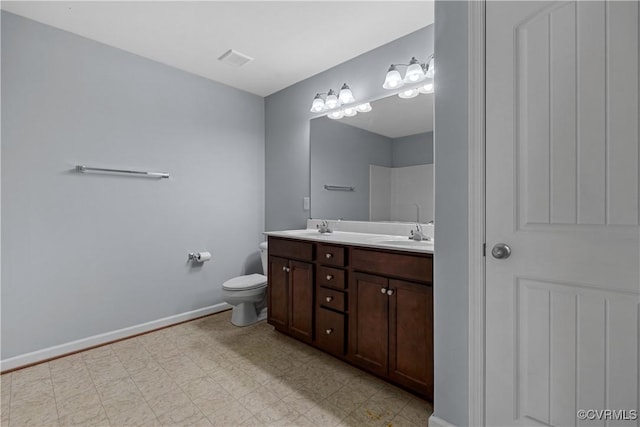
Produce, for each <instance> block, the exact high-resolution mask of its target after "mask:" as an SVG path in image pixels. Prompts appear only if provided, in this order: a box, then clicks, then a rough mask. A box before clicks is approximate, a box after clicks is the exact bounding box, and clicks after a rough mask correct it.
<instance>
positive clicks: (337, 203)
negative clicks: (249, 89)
mask: <svg viewBox="0 0 640 427" xmlns="http://www.w3.org/2000/svg"><path fill="white" fill-rule="evenodd" d="M371 107H372V111H370V112H368V113H359V114H358V115H356V116H354V117H344V118H343V119H340V120H332V119H329V118H328V117H318V118H315V119H312V120H311V129H310V131H311V132H310V153H311V167H310V170H311V179H310V182H311V218H322V219H344V220H354V221H411V222H428V221H431V220H433V217H434V181H433V178H434V176H433V167H434V165H433V94H432V93H431V94H420V95H418V96H417V97H415V98H410V99H401V98H399V97H398V96H397V95H393V96H389V97H387V98H383V99H379V100H377V101H375V102H372V103H371Z"/></svg>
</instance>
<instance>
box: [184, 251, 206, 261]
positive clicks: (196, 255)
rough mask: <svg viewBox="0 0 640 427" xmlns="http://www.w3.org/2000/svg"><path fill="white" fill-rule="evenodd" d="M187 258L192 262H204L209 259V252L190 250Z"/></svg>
mask: <svg viewBox="0 0 640 427" xmlns="http://www.w3.org/2000/svg"><path fill="white" fill-rule="evenodd" d="M187 259H188V260H189V261H193V262H205V261H209V260H210V259H211V254H210V253H209V252H190V253H189V255H188V258H187Z"/></svg>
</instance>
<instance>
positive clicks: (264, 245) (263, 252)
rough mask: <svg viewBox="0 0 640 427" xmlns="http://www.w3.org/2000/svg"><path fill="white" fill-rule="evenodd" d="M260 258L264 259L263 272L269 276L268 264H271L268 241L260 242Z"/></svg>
mask: <svg viewBox="0 0 640 427" xmlns="http://www.w3.org/2000/svg"><path fill="white" fill-rule="evenodd" d="M260 260H261V261H262V272H263V273H264V275H265V276H267V266H268V265H269V262H268V251H267V242H262V243H260Z"/></svg>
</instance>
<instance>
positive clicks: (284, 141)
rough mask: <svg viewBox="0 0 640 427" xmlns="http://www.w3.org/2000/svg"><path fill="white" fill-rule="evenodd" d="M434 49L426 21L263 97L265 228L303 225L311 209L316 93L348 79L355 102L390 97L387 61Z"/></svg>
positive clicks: (399, 60) (419, 55)
mask: <svg viewBox="0 0 640 427" xmlns="http://www.w3.org/2000/svg"><path fill="white" fill-rule="evenodd" d="M310 48H314V47H310ZM432 52H433V26H428V27H426V28H423V29H420V30H418V31H415V32H413V33H411V34H409V35H407V36H405V37H403V38H400V39H398V40H395V41H393V42H391V43H388V44H386V45H384V46H381V47H379V48H377V49H374V50H372V51H370V52H367V53H364V54H362V55H360V56H358V57H356V58H353V59H351V60H349V61H347V62H344V63H342V64H340V65H337V66H336V67H333V68H331V69H329V70H327V71H324V72H322V73H319V74H317V75H315V76H313V77H310V78H308V79H306V80H303V81H302V82H299V83H297V84H295V85H293V86H289V87H288V88H286V89H283V90H281V91H279V92H276V93H275V94H273V95H270V96H268V97H267V98H266V100H265V131H266V133H265V144H266V206H265V215H266V223H265V224H266V229H267V230H278V229H280V230H282V229H290V228H303V227H305V226H306V220H307V218H308V217H309V213H308V212H307V211H304V210H303V204H302V199H303V197H306V196H309V121H310V120H311V119H312V118H314V117H317V115H316V116H314V115H313V114H312V113H310V112H309V108H310V107H311V101H312V100H313V97H314V96H315V94H316V92H326V91H327V90H328V89H329V88H333V89H334V90H337V89H339V88H340V86H341V85H342V84H343V83H345V82H346V83H348V84H349V86H350V87H351V90H352V92H353V95H354V96H355V97H356V99H357V100H358V101H363V102H364V101H372V100H375V99H378V98H382V97H385V96H388V95H389V91H387V90H385V89H383V88H382V82H383V81H384V77H385V74H386V72H387V69H388V68H389V64H391V63H407V61H408V60H409V59H410V58H411V57H412V56H416V57H417V58H419V59H421V60H425V59H426V58H427V56H428V55H430V54H431V53H432ZM311 203H312V204H313V200H312V201H311Z"/></svg>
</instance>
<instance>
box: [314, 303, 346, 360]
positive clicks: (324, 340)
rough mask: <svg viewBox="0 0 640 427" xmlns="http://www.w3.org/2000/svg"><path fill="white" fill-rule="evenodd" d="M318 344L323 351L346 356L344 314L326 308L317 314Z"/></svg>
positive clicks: (320, 309)
mask: <svg viewBox="0 0 640 427" xmlns="http://www.w3.org/2000/svg"><path fill="white" fill-rule="evenodd" d="M316 327H317V329H316V337H317V344H318V346H319V347H320V348H322V349H323V350H326V351H328V352H330V353H333V354H336V355H343V354H344V349H345V345H344V314H340V313H336V312H334V311H331V310H327V309H326V308H318V311H317V312H316Z"/></svg>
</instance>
